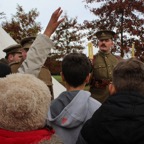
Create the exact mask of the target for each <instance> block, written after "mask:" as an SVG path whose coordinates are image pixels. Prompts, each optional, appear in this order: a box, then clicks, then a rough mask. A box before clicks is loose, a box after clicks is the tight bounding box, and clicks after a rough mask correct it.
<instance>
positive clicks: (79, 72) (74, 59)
mask: <svg viewBox="0 0 144 144" xmlns="http://www.w3.org/2000/svg"><path fill="white" fill-rule="evenodd" d="M90 71H91V63H90V61H89V59H88V58H87V57H86V55H84V54H81V53H71V54H68V55H66V56H65V57H64V59H63V61H62V74H63V76H64V79H65V81H66V82H67V83H68V84H69V85H70V86H72V87H78V86H80V85H82V84H83V83H84V82H85V80H86V77H87V76H88V75H89V74H90Z"/></svg>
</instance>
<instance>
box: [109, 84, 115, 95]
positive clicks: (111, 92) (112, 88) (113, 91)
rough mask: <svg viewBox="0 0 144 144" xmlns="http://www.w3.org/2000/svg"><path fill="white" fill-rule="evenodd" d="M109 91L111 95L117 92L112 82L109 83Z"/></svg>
mask: <svg viewBox="0 0 144 144" xmlns="http://www.w3.org/2000/svg"><path fill="white" fill-rule="evenodd" d="M109 93H110V95H113V94H115V93H116V88H115V86H114V85H113V84H112V83H110V84H109Z"/></svg>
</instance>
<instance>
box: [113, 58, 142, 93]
mask: <svg viewBox="0 0 144 144" xmlns="http://www.w3.org/2000/svg"><path fill="white" fill-rule="evenodd" d="M113 84H114V85H115V88H116V90H117V91H136V92H140V93H142V94H143V93H144V63H142V62H141V61H139V60H137V59H135V58H131V59H128V60H123V61H120V62H119V63H118V64H117V66H116V67H115V68H114V70H113Z"/></svg>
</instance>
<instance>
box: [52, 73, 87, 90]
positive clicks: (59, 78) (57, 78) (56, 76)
mask: <svg viewBox="0 0 144 144" xmlns="http://www.w3.org/2000/svg"><path fill="white" fill-rule="evenodd" d="M53 77H54V78H55V79H56V80H57V81H58V82H59V83H61V84H63V82H62V79H61V76H60V75H53ZM63 85H64V84H63ZM85 90H87V91H88V90H89V86H86V87H85Z"/></svg>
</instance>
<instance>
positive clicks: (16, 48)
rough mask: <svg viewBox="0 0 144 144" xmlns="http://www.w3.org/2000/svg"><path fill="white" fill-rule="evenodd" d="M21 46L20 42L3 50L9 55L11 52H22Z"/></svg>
mask: <svg viewBox="0 0 144 144" xmlns="http://www.w3.org/2000/svg"><path fill="white" fill-rule="evenodd" d="M21 48H22V46H21V45H20V44H13V45H10V46H8V47H6V48H5V49H3V52H5V53H6V54H7V55H8V54H10V53H21Z"/></svg>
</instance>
